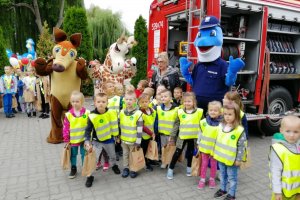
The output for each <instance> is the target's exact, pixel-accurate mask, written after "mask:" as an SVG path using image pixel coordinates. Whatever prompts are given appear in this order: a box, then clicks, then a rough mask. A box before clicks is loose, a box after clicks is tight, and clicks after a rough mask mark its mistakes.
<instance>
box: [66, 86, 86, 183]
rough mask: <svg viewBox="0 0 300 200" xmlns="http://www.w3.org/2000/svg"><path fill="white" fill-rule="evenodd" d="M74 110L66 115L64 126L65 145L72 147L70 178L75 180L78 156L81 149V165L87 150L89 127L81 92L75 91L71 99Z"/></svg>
mask: <svg viewBox="0 0 300 200" xmlns="http://www.w3.org/2000/svg"><path fill="white" fill-rule="evenodd" d="M70 103H71V105H72V108H71V109H70V110H69V111H68V112H67V113H66V114H65V115H66V117H65V119H64V124H63V138H64V142H65V143H70V145H71V172H70V174H69V178H70V179H73V178H75V177H76V173H77V165H76V162H77V155H78V148H80V155H81V163H83V159H84V154H85V150H84V147H83V142H84V130H85V128H86V127H87V119H88V115H89V113H90V111H89V110H87V109H86V108H84V107H83V104H84V96H83V94H82V93H81V92H79V91H73V92H72V94H71V98H70Z"/></svg>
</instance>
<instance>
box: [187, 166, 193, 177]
mask: <svg viewBox="0 0 300 200" xmlns="http://www.w3.org/2000/svg"><path fill="white" fill-rule="evenodd" d="M186 176H192V168H191V167H187V168H186Z"/></svg>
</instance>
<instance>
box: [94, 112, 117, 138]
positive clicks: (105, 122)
mask: <svg viewBox="0 0 300 200" xmlns="http://www.w3.org/2000/svg"><path fill="white" fill-rule="evenodd" d="M115 115H116V111H115V110H111V109H108V110H107V111H106V112H105V113H103V114H96V113H91V114H90V115H89V118H90V120H91V122H92V123H93V126H94V128H95V131H96V135H97V138H98V140H99V141H105V140H109V139H111V137H112V136H115V135H116V134H117V133H118V131H119V130H118V122H117V119H116V118H117V117H116V116H115Z"/></svg>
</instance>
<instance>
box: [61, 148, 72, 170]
mask: <svg viewBox="0 0 300 200" xmlns="http://www.w3.org/2000/svg"><path fill="white" fill-rule="evenodd" d="M70 162H71V145H70V143H68V144H66V145H65V147H64V149H63V152H62V155H61V166H62V168H63V169H64V170H66V169H70Z"/></svg>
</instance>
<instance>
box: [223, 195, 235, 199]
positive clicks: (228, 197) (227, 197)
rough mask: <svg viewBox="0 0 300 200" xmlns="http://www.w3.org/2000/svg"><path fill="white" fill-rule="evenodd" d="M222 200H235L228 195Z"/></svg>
mask: <svg viewBox="0 0 300 200" xmlns="http://www.w3.org/2000/svg"><path fill="white" fill-rule="evenodd" d="M224 200H235V197H233V196H231V195H230V194H227V196H226V197H225V199H224Z"/></svg>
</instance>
